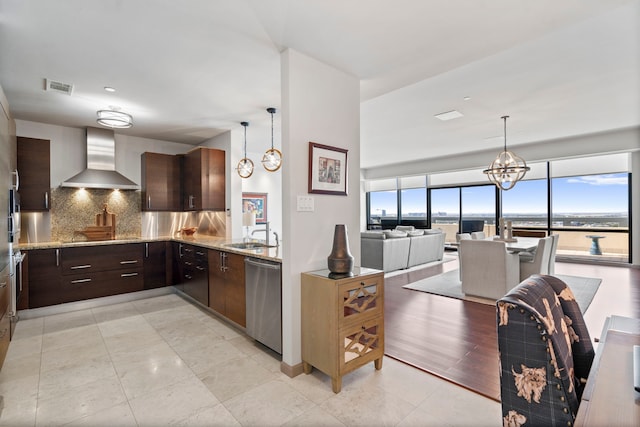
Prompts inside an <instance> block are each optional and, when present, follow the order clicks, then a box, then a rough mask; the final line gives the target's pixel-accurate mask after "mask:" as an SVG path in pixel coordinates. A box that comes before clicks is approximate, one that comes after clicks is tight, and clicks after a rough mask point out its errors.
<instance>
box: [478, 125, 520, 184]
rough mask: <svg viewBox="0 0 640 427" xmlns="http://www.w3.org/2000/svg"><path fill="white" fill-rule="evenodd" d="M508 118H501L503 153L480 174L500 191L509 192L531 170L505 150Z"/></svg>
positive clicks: (518, 158)
mask: <svg viewBox="0 0 640 427" xmlns="http://www.w3.org/2000/svg"><path fill="white" fill-rule="evenodd" d="M508 118H509V116H502V119H503V120H504V151H503V152H502V153H500V154H498V157H496V158H495V160H494V161H493V162H491V164H490V165H489V167H488V168H487V169H485V170H483V171H482V172H483V173H485V174H486V175H487V177H488V178H489V181H491V182H493V183H494V184H495V185H497V186H498V187H499V188H500V189H502V190H505V191H506V190H511V189H512V188H513V187H515V185H516V183H517V182H518V181H520V180H521V179H522V178H524V176H525V174H526V173H527V171H529V170H530V169H531V168H530V167H529V166H527V163H526V162H525V161H524V160H523V159H522V158H521V157H518V156H516V155H515V154H514V153H513V152H511V151H508V150H507V119H508Z"/></svg>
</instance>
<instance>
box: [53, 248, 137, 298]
mask: <svg viewBox="0 0 640 427" xmlns="http://www.w3.org/2000/svg"><path fill="white" fill-rule="evenodd" d="M61 252H62V254H61V263H60V264H61V269H62V289H61V291H62V298H63V301H62V302H72V301H81V300H86V299H90V298H98V297H106V296H110V295H118V294H124V293H127V292H135V291H141V290H143V289H144V278H143V276H144V266H143V263H144V259H143V246H142V243H127V244H116V245H97V246H85V247H73V248H62V251H61Z"/></svg>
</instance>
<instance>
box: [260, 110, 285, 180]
mask: <svg viewBox="0 0 640 427" xmlns="http://www.w3.org/2000/svg"><path fill="white" fill-rule="evenodd" d="M267 112H268V113H269V114H271V148H270V149H269V150H267V151H266V152H265V153H264V156H262V166H264V168H265V169H266V170H268V171H269V172H275V171H277V170H278V169H280V166H282V153H281V152H280V150H278V149H276V148H273V114H274V113H275V112H276V109H275V108H273V107H269V108H267Z"/></svg>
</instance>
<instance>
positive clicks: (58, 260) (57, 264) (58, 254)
mask: <svg viewBox="0 0 640 427" xmlns="http://www.w3.org/2000/svg"><path fill="white" fill-rule="evenodd" d="M56 267H60V249H56Z"/></svg>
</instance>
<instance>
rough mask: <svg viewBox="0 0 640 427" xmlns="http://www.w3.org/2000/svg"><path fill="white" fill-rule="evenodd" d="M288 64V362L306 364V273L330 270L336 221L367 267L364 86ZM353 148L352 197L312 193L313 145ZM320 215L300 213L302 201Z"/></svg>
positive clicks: (303, 63)
mask: <svg viewBox="0 0 640 427" xmlns="http://www.w3.org/2000/svg"><path fill="white" fill-rule="evenodd" d="M281 65H282V70H281V71H282V72H281V75H282V147H283V153H284V158H285V161H284V164H283V173H282V204H283V208H282V211H283V235H284V239H285V240H286V244H285V245H284V247H283V250H284V251H283V263H282V282H283V283H282V300H283V307H282V325H283V331H282V332H283V338H282V343H283V354H282V361H283V362H284V363H285V364H287V365H289V366H294V365H297V364H299V363H300V362H301V361H302V359H301V337H300V322H301V313H300V282H301V280H300V273H302V272H305V271H312V270H318V269H324V268H327V256H328V255H329V253H330V252H331V249H332V244H333V231H334V228H335V225H336V224H345V225H346V226H347V230H348V233H349V246H350V249H351V253H352V254H353V256H354V257H355V264H356V265H359V263H360V234H359V230H360V179H359V178H360V172H359V170H360V82H359V80H358V79H357V78H356V77H354V76H352V75H349V74H347V73H344V72H342V71H339V70H337V69H335V68H332V67H329V66H327V65H325V64H323V63H321V62H318V61H316V60H315V59H312V58H310V57H308V56H305V55H303V54H301V53H299V52H296V51H294V50H291V49H288V50H285V51H284V52H283V53H282V55H281ZM310 141H312V142H316V143H319V144H324V145H330V146H335V147H339V148H343V149H347V150H349V151H348V154H347V163H348V166H347V174H348V190H347V193H348V195H347V196H330V195H321V194H308V192H307V190H308V168H309V142H310ZM298 195H303V196H312V197H313V198H314V204H315V210H314V211H313V212H297V211H296V201H297V196H298Z"/></svg>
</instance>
